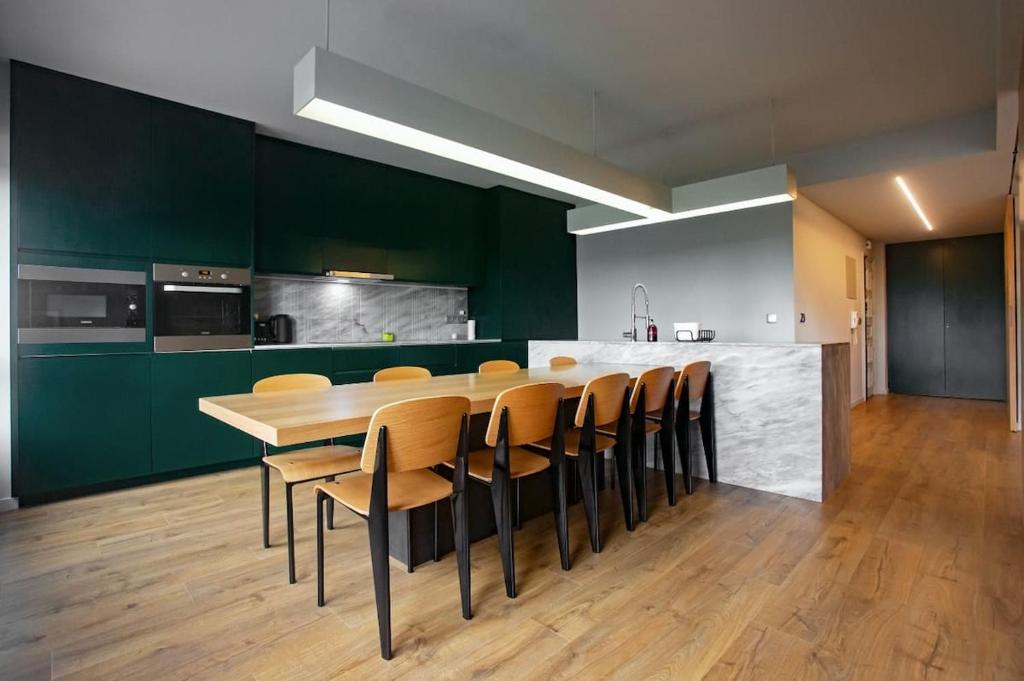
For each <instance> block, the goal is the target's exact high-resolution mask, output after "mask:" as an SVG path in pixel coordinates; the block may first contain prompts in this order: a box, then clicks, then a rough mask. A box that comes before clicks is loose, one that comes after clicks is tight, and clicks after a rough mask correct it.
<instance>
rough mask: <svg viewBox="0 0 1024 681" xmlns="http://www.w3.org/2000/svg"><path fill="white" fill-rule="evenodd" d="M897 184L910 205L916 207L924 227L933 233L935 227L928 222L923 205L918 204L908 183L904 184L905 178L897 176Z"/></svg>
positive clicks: (915, 209) (915, 210)
mask: <svg viewBox="0 0 1024 681" xmlns="http://www.w3.org/2000/svg"><path fill="white" fill-rule="evenodd" d="M896 184H898V185H899V186H900V189H902V190H903V195H904V196H906V197H907V201H910V205H911V206H913V207H914V212H915V213H917V217H919V218H921V222H923V223H924V226H925V227H927V228H928V231H929V232H931V231H932V230H933V229H934V227H932V223H930V222H928V217H927V216H926V215H925V214H924V211H923V210H921V205H920V204H919V203H918V202H917V199H915V198H914V194H913V192H911V191H910V187H908V186H907V183H906V182H904V181H903V178H902V177H900V176H899V175H897V176H896Z"/></svg>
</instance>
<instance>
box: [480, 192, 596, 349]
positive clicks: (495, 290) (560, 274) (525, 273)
mask: <svg viewBox="0 0 1024 681" xmlns="http://www.w3.org/2000/svg"><path fill="white" fill-rule="evenodd" d="M568 208H570V206H569V205H568V204H564V203H561V202H559V201H553V200H551V199H546V198H543V197H539V196H534V195H533V194H527V193H526V192H521V191H518V190H515V189H510V188H508V187H495V188H493V189H489V190H488V196H487V209H486V213H487V230H486V235H485V244H484V247H483V253H484V259H485V262H486V274H485V277H484V279H483V281H482V283H481V285H480V286H477V287H474V288H471V289H470V291H469V309H470V312H471V314H472V315H473V317H474V318H476V320H477V333H478V334H479V335H480V337H482V338H488V337H492V338H502V339H506V340H528V339H537V340H540V339H543V340H562V339H574V338H576V333H577V323H576V319H577V317H576V242H575V237H574V236H573V235H571V234H569V233H568V232H566V224H565V220H566V215H565V214H566V211H567V210H568Z"/></svg>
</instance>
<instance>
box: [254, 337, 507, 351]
mask: <svg viewBox="0 0 1024 681" xmlns="http://www.w3.org/2000/svg"><path fill="white" fill-rule="evenodd" d="M500 342H501V339H500V338H477V339H475V340H467V339H465V338H459V339H456V340H396V341H348V342H344V343H284V344H268V345H254V346H253V348H252V349H253V350H308V349H310V348H380V347H388V346H392V345H471V344H473V343H500Z"/></svg>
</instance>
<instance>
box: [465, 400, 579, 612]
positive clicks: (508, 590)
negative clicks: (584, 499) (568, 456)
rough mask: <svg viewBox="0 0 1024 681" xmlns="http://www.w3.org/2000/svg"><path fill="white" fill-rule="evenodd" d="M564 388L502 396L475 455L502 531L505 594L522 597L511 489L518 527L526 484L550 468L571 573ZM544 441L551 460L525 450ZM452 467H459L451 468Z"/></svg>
mask: <svg viewBox="0 0 1024 681" xmlns="http://www.w3.org/2000/svg"><path fill="white" fill-rule="evenodd" d="M564 395H565V386H563V385H562V384H561V383H530V384H527V385H521V386H517V387H515V388H509V389H508V390H505V391H502V392H501V393H499V394H498V396H497V397H496V398H495V400H494V407H493V408H492V409H491V417H490V420H489V421H488V424H487V431H486V433H485V435H484V444H486V445H487V447H486V448H485V449H480V450H477V451H473V452H470V453H469V467H468V474H469V477H470V478H472V479H473V480H476V481H477V482H480V483H482V484H484V485H487V486H488V487H489V488H490V491H491V502H492V504H493V506H494V523H495V525H496V526H497V529H498V546H499V549H500V552H501V567H502V571H503V573H504V577H505V594H506V595H507V596H508V597H509V598H515V597H516V563H515V546H514V540H513V521H512V518H513V513H512V500H511V489H510V488H511V486H512V484H513V483H515V498H516V502H515V505H516V510H515V519H516V521H515V525H516V526H518V525H519V513H520V507H519V499H520V481H521V480H522V479H523V478H525V477H528V476H531V475H537V474H538V473H542V472H544V471H546V470H548V469H549V468H550V469H551V476H552V481H551V482H552V494H553V499H552V502H553V506H554V515H555V537H556V539H557V541H558V552H559V557H560V559H561V563H562V569H563V570H568V569H569V567H570V564H569V541H568V523H567V520H566V509H567V502H566V489H565V484H564V480H565V446H564V432H565V420H564V416H563V410H562V400H563V397H564ZM541 440H551V442H552V445H551V447H550V450H549V452H550V458H549V457H545V456H541V455H540V454H537V453H535V452H531V451H529V450H528V449H525V448H524V447H523V445H529V444H532V443H536V442H539V441H541ZM448 465H449V466H453V467H454V465H455V462H449V464H448Z"/></svg>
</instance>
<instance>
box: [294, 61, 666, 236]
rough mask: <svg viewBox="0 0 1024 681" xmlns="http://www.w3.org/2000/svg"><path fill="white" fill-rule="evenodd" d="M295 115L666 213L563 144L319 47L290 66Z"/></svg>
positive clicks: (636, 182)
mask: <svg viewBox="0 0 1024 681" xmlns="http://www.w3.org/2000/svg"><path fill="white" fill-rule="evenodd" d="M293 85H294V111H295V113H296V114H297V115H299V116H303V117H304V118H309V119H312V120H316V121H320V122H321V123H326V124H328V125H333V126H336V127H338V128H343V129H345V130H350V131H352V132H356V133H359V134H362V135H368V136H370V137H375V138H377V139H381V140H385V141H387V142H392V143H394V144H398V145H401V146H404V147H409V148H411V149H417V150H419V151H422V152H425V153H428V154H433V155H436V156H441V157H443V158H447V159H450V160H453V161H458V162H460V163H465V164H467V165H471V166H475V167H477V168H483V169H485V170H489V171H491V172H495V173H498V174H501V175H505V176H507V177H511V178H515V179H517V180H521V181H523V182H528V183H530V184H534V185H539V186H542V187H547V188H548V189H552V190H555V191H557V192H562V193H565V194H570V195H572V196H577V197H580V198H582V199H585V200H587V201H593V202H594V203H597V204H602V205H604V206H610V207H612V208H614V209H616V210H618V211H621V212H623V213H625V214H626V215H628V216H630V217H631V218H636V217H638V216H639V217H643V218H660V217H665V216H667V215H669V213H670V212H671V208H672V193H671V191H670V190H669V188H668V187H666V186H665V185H662V184H660V183H658V182H654V181H652V180H648V179H646V178H643V177H640V176H638V175H634V174H632V173H629V172H626V171H625V170H622V169H621V168H618V167H616V166H614V165H612V164H610V163H607V162H605V161H602V160H600V159H598V158H595V157H593V156H590V155H588V154H584V153H582V152H580V151H578V150H577V149H574V148H573V147H570V146H568V145H566V144H562V143H560V142H556V141H555V140H552V139H550V138H547V137H544V136H543V135H539V134H537V133H535V132H532V131H530V130H527V129H526V128H522V127H520V126H517V125H515V124H512V123H509V122H508V121H505V120H503V119H501V118H498V117H497V116H493V115H491V114H489V113H486V112H484V111H480V110H479V109H475V108H473V107H470V106H467V105H465V104H462V103H461V102H457V101H455V100H453V99H449V98H448V97H445V96H443V95H440V94H438V93H436V92H433V91H431V90H427V89H426V88H422V87H420V86H418V85H415V84H413V83H409V82H407V81H404V80H401V79H399V78H396V77H394V76H391V75H389V74H386V73H383V72H381V71H378V70H376V69H373V68H371V67H369V66H366V65H365V64H360V63H359V62H356V61H353V60H351V59H348V58H346V57H343V56H341V55H339V54H335V53H333V52H328V51H327V50H324V49H323V48H320V47H314V48H313V49H311V50H310V51H309V52H308V53H307V54H306V56H305V57H303V58H302V60H301V61H299V63H298V64H296V65H295V75H294V82H293Z"/></svg>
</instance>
